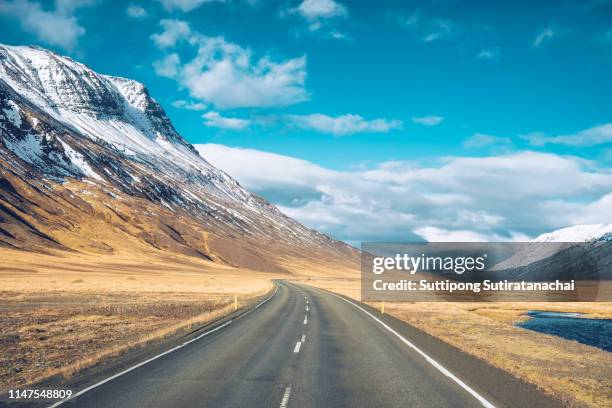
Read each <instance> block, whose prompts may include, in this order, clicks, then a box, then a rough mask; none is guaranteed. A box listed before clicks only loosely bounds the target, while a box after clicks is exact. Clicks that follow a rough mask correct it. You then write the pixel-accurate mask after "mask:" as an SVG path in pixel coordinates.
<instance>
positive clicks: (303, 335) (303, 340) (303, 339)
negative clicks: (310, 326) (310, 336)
mask: <svg viewBox="0 0 612 408" xmlns="http://www.w3.org/2000/svg"><path fill="white" fill-rule="evenodd" d="M305 341H306V335H305V334H302V340H301V342H302V343H303V342H305Z"/></svg>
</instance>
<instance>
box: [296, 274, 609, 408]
mask: <svg viewBox="0 0 612 408" xmlns="http://www.w3.org/2000/svg"><path fill="white" fill-rule="evenodd" d="M299 282H301V283H306V284H310V285H313V286H317V287H321V288H323V289H327V290H331V291H333V292H337V293H341V294H344V295H346V296H349V297H351V298H353V299H357V300H361V291H360V283H361V281H360V280H359V279H358V278H357V279H356V278H352V279H351V278H343V279H333V278H326V279H325V278H322V279H318V280H309V279H299ZM369 304H370V305H371V306H373V307H377V308H380V307H381V304H380V303H372V302H370V303H369ZM528 310H549V311H561V312H562V311H572V312H581V313H585V314H586V315H585V317H600V318H612V304H611V303H447V302H439V303H425V302H421V303H419V302H415V303H399V302H386V304H385V313H388V314H390V315H392V316H394V317H397V318H399V319H401V320H404V321H406V322H408V323H410V324H412V325H414V326H416V327H418V328H419V329H421V330H423V331H425V332H427V333H429V334H431V335H433V336H436V337H438V338H440V339H442V340H444V341H445V342H447V343H449V344H452V345H453V346H455V347H457V348H459V349H461V350H463V351H465V352H467V353H470V354H472V355H474V356H476V357H479V358H482V359H484V360H485V361H488V362H489V363H490V364H492V365H494V366H497V367H499V368H501V369H503V370H505V371H507V372H510V373H512V374H513V375H515V376H517V377H519V378H522V379H524V380H525V381H527V382H530V383H533V384H535V385H537V386H538V387H539V388H541V389H542V390H543V391H544V392H546V393H548V394H550V395H553V396H555V397H557V398H559V399H561V400H562V401H563V402H564V404H565V405H567V406H588V407H612V384H611V382H610V378H611V377H612V353H609V352H606V351H603V350H600V349H598V348H595V347H590V346H587V345H584V344H580V343H577V342H575V341H570V340H565V339H563V338H560V337H557V336H551V335H546V334H541V333H537V332H533V331H530V330H526V329H522V328H519V327H516V326H515V323H517V322H519V321H521V320H523V319H526V318H527V317H526V316H525V314H526V312H527V311H528Z"/></svg>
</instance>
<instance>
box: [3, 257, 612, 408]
mask: <svg viewBox="0 0 612 408" xmlns="http://www.w3.org/2000/svg"><path fill="white" fill-rule="evenodd" d="M0 257H1V259H2V263H1V264H0V284H1V286H0V350H1V351H2V352H1V353H0V384H2V386H1V387H0V388H2V390H0V392H2V391H3V390H6V389H9V388H11V387H19V386H23V385H25V384H29V383H32V382H36V381H39V380H42V379H44V378H48V377H50V376H53V375H57V374H60V375H64V376H66V377H68V376H70V375H72V374H74V373H75V372H77V371H78V370H80V369H83V368H86V367H89V366H92V365H95V364H96V363H98V362H100V361H103V360H105V359H108V358H112V357H115V356H118V355H121V354H122V353H124V352H125V351H127V350H129V349H131V348H134V347H138V346H141V345H143V344H146V343H148V342H151V341H154V340H158V339H161V338H163V337H166V336H169V335H171V334H175V333H178V332H180V331H181V330H186V329H187V328H191V327H193V326H194V325H201V324H204V323H206V322H207V321H210V320H212V319H215V318H217V317H219V316H221V315H224V314H227V313H230V312H231V311H233V310H234V303H233V302H234V295H238V299H239V300H240V303H241V305H243V304H245V303H246V302H247V301H248V300H249V299H251V298H254V297H257V296H261V295H263V294H265V293H266V292H268V291H269V290H270V289H271V287H272V285H271V280H272V279H274V278H284V279H289V280H293V281H296V282H298V283H305V284H308V285H312V286H317V287H320V288H324V289H327V290H331V291H334V292H337V293H341V294H344V295H347V296H349V297H351V298H354V299H357V300H360V279H359V278H358V272H357V270H355V269H353V268H350V267H336V268H330V267H326V266H325V265H324V264H321V265H319V266H317V265H313V264H312V263H311V262H305V261H304V262H300V261H296V260H295V259H287V260H285V261H284V265H283V266H285V267H286V268H287V269H289V270H291V271H292V273H291V274H279V273H274V274H272V273H264V272H257V271H253V270H248V269H238V268H232V267H228V266H223V265H219V264H217V263H212V262H208V261H204V260H200V259H197V258H193V257H188V256H184V255H165V254H163V253H159V254H154V255H152V254H147V255H138V254H134V255H128V254H120V255H108V256H106V255H87V254H82V253H71V254H68V253H56V254H49V255H43V254H28V253H24V252H20V251H12V250H1V251H0ZM281 263H283V262H281ZM370 305H372V306H374V307H380V306H381V305H380V304H376V303H370ZM530 309H539V310H551V311H553V310H554V311H576V312H582V313H586V314H587V316H588V317H601V318H612V304H610V303H424V302H422V303H406V302H404V303H390V302H388V303H386V305H385V313H388V314H390V315H393V316H395V317H397V318H399V319H401V320H404V321H406V322H408V323H410V324H412V325H414V326H416V327H418V328H420V329H422V330H424V331H425V332H427V333H429V334H431V335H434V336H436V337H438V338H440V339H442V340H443V341H446V342H448V343H450V344H452V345H454V346H456V347H458V348H459V349H461V350H464V351H466V352H468V353H470V354H472V355H474V356H476V357H479V358H482V359H484V360H486V361H488V362H489V363H491V364H493V365H495V366H497V367H499V368H501V369H504V370H506V371H508V372H510V373H512V374H513V375H515V376H517V377H519V378H522V379H524V380H526V381H528V382H530V383H533V384H536V385H537V386H538V387H540V388H541V389H542V390H543V391H544V392H547V393H549V394H551V395H553V396H556V397H557V398H559V399H561V400H563V401H564V403H565V404H566V405H567V406H589V407H612V386H611V384H610V380H609V379H610V377H611V375H612V371H611V370H612V369H611V367H612V353H609V352H606V351H603V350H600V349H597V348H594V347H590V346H586V345H583V344H580V343H577V342H574V341H569V340H565V339H562V338H559V337H556V336H550V335H545V334H540V333H536V332H532V331H529V330H525V329H521V328H518V327H516V326H515V323H516V322H518V321H520V320H522V319H526V318H527V317H526V316H525V313H526V311H527V310H530Z"/></svg>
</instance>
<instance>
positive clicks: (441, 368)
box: [330, 292, 495, 408]
mask: <svg viewBox="0 0 612 408" xmlns="http://www.w3.org/2000/svg"><path fill="white" fill-rule="evenodd" d="M330 294H332V295H334V296H336V297H337V298H340V299H342V300H343V301H345V302H346V303H349V304H351V305H353V306H355V307H356V308H357V309H359V310H361V311H362V312H363V313H365V314H367V315H368V316H370V317H371V318H372V319H374V320H375V321H377V322H378V323H380V325H381V326H382V327H384V328H385V329H387V330H388V331H389V332H391V333H392V334H393V335H395V336H396V337H397V338H399V339H400V340H401V341H402V342H403V343H404V344H405V345H407V346H408V347H410V348H411V349H413V350H414V351H416V352H417V353H419V354H420V355H421V356H422V357H423V358H424V359H425V360H427V362H428V363H429V364H431V365H432V366H434V367H435V368H436V369H437V370H438V371H440V372H441V373H442V374H444V375H445V376H447V377H448V378H450V379H451V380H453V381H454V382H455V383H457V384H458V385H459V386H460V387H461V388H463V389H464V390H466V391H467V392H468V393H470V395H472V396H473V397H474V398H476V399H477V400H478V402H480V403H481V404H482V405H483V406H484V407H487V408H495V405H493V404H492V403H490V402H489V401H487V399H486V398H485V397H483V396H482V395H480V394H479V393H477V392H476V391H475V390H474V389H472V388H471V387H470V386H469V385H467V384H466V383H464V382H463V381H461V380H460V379H459V378H458V377H456V376H455V375H454V374H453V373H451V372H450V371H448V370H447V369H446V367H444V366H443V365H442V364H440V363H438V362H437V361H436V360H434V359H433V358H431V357H430V356H429V355H428V354H426V353H425V352H424V351H422V350H421V349H420V348H418V347H417V346H415V345H414V344H413V343H411V342H410V341H408V340H406V338H404V336H402V335H401V334H399V333H398V332H396V331H395V330H393V329H392V328H391V327H390V326H389V325H387V324H386V323H385V322H383V321H382V320H380V319H378V318H377V317H376V316H374V315H373V314H372V313H370V312H368V311H367V310H365V309H364V308H362V307H361V306H359V305H357V304H356V303H353V302H351V301H350V300H348V299H345V298H343V297H342V296H339V295H336V294H335V293H331V292H330Z"/></svg>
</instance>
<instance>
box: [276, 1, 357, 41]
mask: <svg viewBox="0 0 612 408" xmlns="http://www.w3.org/2000/svg"><path fill="white" fill-rule="evenodd" d="M287 13H289V14H298V15H299V16H301V17H302V18H303V19H304V20H306V22H307V23H308V31H311V32H314V31H318V30H319V29H321V28H322V27H324V26H325V25H327V24H328V22H329V21H330V20H333V19H338V18H346V17H348V9H347V8H346V6H344V5H343V4H342V3H340V2H337V1H335V0H303V1H302V2H301V3H300V5H299V6H297V7H294V8H290V9H288V10H287ZM333 33H338V32H337V31H335V30H333V31H332V32H331V33H329V35H328V36H327V38H332V39H343V38H344V36H341V37H339V36H338V35H334V34H333Z"/></svg>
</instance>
